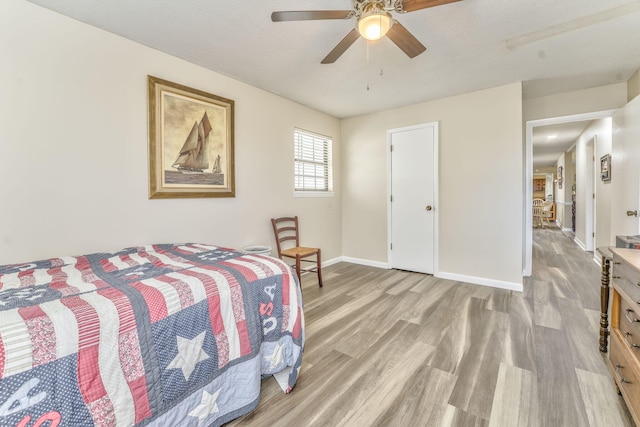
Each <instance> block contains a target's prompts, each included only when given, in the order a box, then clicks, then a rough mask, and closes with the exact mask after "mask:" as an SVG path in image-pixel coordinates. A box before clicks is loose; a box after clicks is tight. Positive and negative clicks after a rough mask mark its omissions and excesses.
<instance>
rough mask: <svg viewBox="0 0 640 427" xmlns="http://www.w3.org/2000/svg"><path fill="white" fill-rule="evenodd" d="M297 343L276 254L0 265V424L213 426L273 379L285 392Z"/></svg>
mask: <svg viewBox="0 0 640 427" xmlns="http://www.w3.org/2000/svg"><path fill="white" fill-rule="evenodd" d="M303 346H304V315H303V311H302V299H301V292H300V288H299V284H298V282H297V279H296V277H295V274H293V273H292V270H291V269H290V268H289V266H287V265H286V264H285V263H283V262H282V261H280V260H279V259H276V258H271V257H268V256H264V255H247V254H242V253H240V252H236V251H233V250H230V249H225V248H220V247H216V246H212V245H206V244H191V243H190V244H158V245H150V246H145V247H135V248H127V249H123V250H121V251H118V252H115V253H97V254H91V255H84V256H77V257H63V258H53V259H48V260H43V261H37V262H32V263H27V264H20V265H5V266H0V425H1V426H19V427H31V426H40V425H45V426H49V427H56V426H90V425H96V426H118V427H121V426H147V425H149V426H218V425H221V424H224V423H226V422H228V421H230V420H232V419H234V418H237V417H239V416H241V415H243V414H246V413H248V412H250V411H251V410H253V409H254V408H255V407H256V406H257V405H258V402H259V399H260V396H259V393H260V382H261V379H263V378H265V377H267V376H270V375H273V374H276V373H278V374H276V375H278V376H279V377H280V378H281V380H280V383H281V385H282V387H283V390H284V391H285V392H289V391H291V389H292V388H293V387H294V385H295V383H296V380H297V377H298V373H299V370H300V366H301V362H302V351H303ZM282 378H284V379H282Z"/></svg>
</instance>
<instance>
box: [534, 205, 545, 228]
mask: <svg viewBox="0 0 640 427" xmlns="http://www.w3.org/2000/svg"><path fill="white" fill-rule="evenodd" d="M532 205H533V226H534V227H542V226H543V223H542V215H543V209H544V200H542V199H533V204H532Z"/></svg>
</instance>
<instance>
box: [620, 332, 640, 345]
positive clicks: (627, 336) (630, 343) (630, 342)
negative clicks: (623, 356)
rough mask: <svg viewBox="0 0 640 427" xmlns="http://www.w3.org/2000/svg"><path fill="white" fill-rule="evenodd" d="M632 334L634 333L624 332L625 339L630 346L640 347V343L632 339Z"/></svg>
mask: <svg viewBox="0 0 640 427" xmlns="http://www.w3.org/2000/svg"><path fill="white" fill-rule="evenodd" d="M631 335H633V334H632V333H631V332H625V333H624V340H625V341H626V342H627V345H628V346H629V348H640V345H638V344H636V343H634V342H633V341H631Z"/></svg>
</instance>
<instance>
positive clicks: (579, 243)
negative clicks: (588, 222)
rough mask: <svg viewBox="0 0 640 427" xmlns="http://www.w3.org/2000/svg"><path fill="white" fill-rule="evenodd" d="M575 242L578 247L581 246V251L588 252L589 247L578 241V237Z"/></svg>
mask: <svg viewBox="0 0 640 427" xmlns="http://www.w3.org/2000/svg"><path fill="white" fill-rule="evenodd" d="M573 241H574V242H575V244H576V245H578V246H580V249H582V250H583V251H586V250H587V247H586V246H585V245H584V243H582V242H581V241H580V239H578V238H577V237H574V238H573Z"/></svg>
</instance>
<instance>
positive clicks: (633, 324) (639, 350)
mask: <svg viewBox="0 0 640 427" xmlns="http://www.w3.org/2000/svg"><path fill="white" fill-rule="evenodd" d="M638 311H640V310H638V305H637V304H634V305H631V304H630V303H629V301H627V300H626V298H623V297H622V296H620V310H619V312H618V315H619V317H618V322H617V326H618V329H619V330H620V334H621V335H622V339H623V341H624V343H626V345H627V347H628V348H629V353H630V354H632V355H633V356H634V357H635V358H636V360H640V314H639V313H638Z"/></svg>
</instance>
